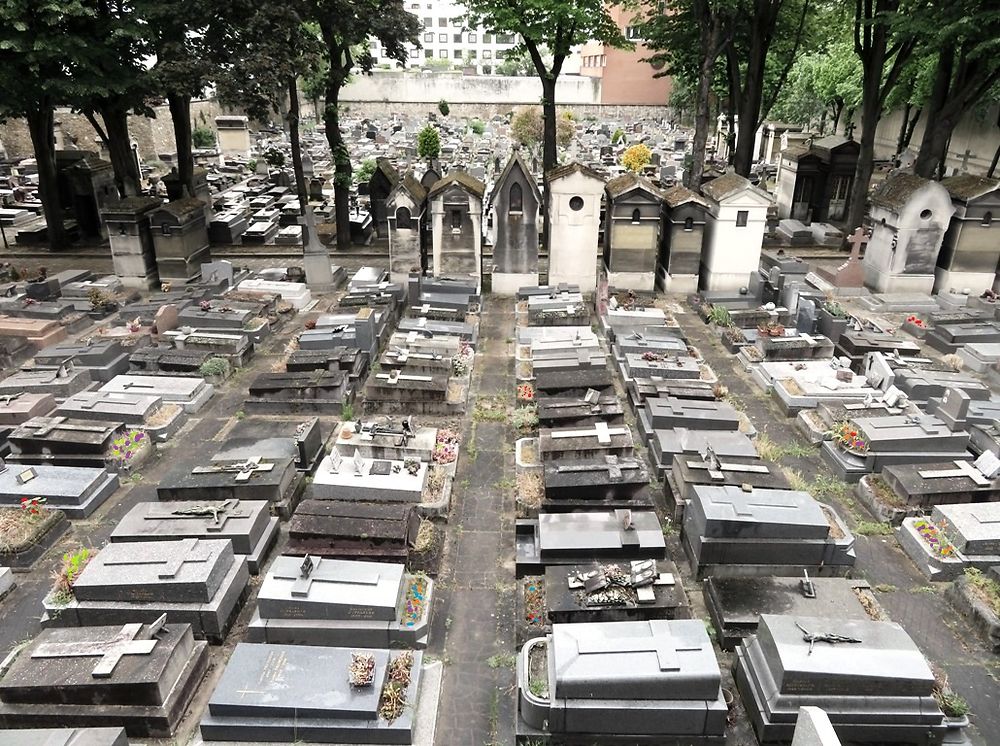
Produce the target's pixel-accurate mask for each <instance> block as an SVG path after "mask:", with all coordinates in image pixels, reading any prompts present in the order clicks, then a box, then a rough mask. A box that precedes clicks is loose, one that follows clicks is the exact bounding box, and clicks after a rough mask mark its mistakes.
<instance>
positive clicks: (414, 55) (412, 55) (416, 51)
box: [410, 49, 420, 60]
mask: <svg viewBox="0 0 1000 746" xmlns="http://www.w3.org/2000/svg"><path fill="white" fill-rule="evenodd" d="M410 59H411V60H418V59H420V50H419V49H411V50H410Z"/></svg>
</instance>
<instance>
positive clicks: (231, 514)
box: [143, 498, 253, 533]
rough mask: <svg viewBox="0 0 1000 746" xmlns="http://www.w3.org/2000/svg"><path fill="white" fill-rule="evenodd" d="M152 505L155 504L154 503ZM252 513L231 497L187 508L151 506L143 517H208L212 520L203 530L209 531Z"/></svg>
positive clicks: (219, 529) (150, 519)
mask: <svg viewBox="0 0 1000 746" xmlns="http://www.w3.org/2000/svg"><path fill="white" fill-rule="evenodd" d="M153 505H154V506H155V503H153ZM252 515H253V510H252V509H251V508H244V507H243V506H242V505H241V504H240V501H239V500H236V499H232V498H231V499H229V500H223V501H222V502H215V503H202V504H194V505H192V506H190V507H187V508H178V509H177V510H159V511H158V510H157V509H156V508H155V507H153V508H151V509H150V511H149V512H148V513H146V515H144V516H143V519H144V520H147V521H156V520H175V519H180V520H184V519H188V518H199V519H200V518H209V517H210V518H211V519H212V521H211V523H208V524H207V525H206V526H205V530H206V531H208V532H210V533H211V532H217V531H222V530H224V529H225V527H226V524H227V523H228V522H229V521H230V519H234V518H250V517H251V516H252Z"/></svg>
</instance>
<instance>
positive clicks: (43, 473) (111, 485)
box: [0, 463, 118, 518]
mask: <svg viewBox="0 0 1000 746" xmlns="http://www.w3.org/2000/svg"><path fill="white" fill-rule="evenodd" d="M117 488H118V476H117V475H116V474H113V473H109V471H108V470H107V469H105V468H103V467H89V466H59V465H54V464H34V465H28V464H14V463H11V464H7V465H6V468H5V469H3V470H0V505H8V506H20V505H21V501H22V500H23V499H24V498H27V499H28V500H33V499H35V498H38V497H44V498H45V500H46V503H45V504H46V507H48V508H51V509H53V510H61V511H63V512H64V513H65V514H66V515H67V516H68V517H69V518H86V517H87V516H89V515H90V514H91V513H93V512H94V511H95V510H97V508H99V507H100V506H101V505H102V504H103V503H104V501H105V500H107V499H108V498H109V497H111V495H112V494H114V491H115V490H116V489H117Z"/></svg>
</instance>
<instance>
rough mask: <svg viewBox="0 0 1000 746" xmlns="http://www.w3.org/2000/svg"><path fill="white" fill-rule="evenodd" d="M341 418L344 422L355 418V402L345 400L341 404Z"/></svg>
mask: <svg viewBox="0 0 1000 746" xmlns="http://www.w3.org/2000/svg"><path fill="white" fill-rule="evenodd" d="M340 419H341V420H343V421H344V422H350V421H351V420H353V419H354V404H352V403H351V402H344V403H343V404H341V405H340Z"/></svg>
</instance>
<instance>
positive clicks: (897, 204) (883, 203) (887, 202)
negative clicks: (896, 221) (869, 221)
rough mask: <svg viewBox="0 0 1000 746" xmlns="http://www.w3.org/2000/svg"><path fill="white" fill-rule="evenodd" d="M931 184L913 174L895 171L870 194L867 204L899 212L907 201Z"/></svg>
mask: <svg viewBox="0 0 1000 746" xmlns="http://www.w3.org/2000/svg"><path fill="white" fill-rule="evenodd" d="M930 183H931V182H930V181H928V180H927V179H924V178H922V177H920V176H917V175H915V174H908V173H903V172H902V171H897V172H896V173H893V174H889V176H888V177H887V178H886V180H885V181H883V182H882V183H881V184H879V185H878V187H877V188H876V189H875V191H873V192H872V194H871V198H870V199H869V202H871V204H873V205H878V206H879V207H886V208H888V209H890V210H895V211H899V210H900V209H902V208H903V207H904V206H905V205H906V203H907V201H908V200H909V199H910V197H912V196H913V195H914V194H916V193H917V192H918V191H920V190H921V189H923V188H924V187H925V186H927V185H928V184H930Z"/></svg>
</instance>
